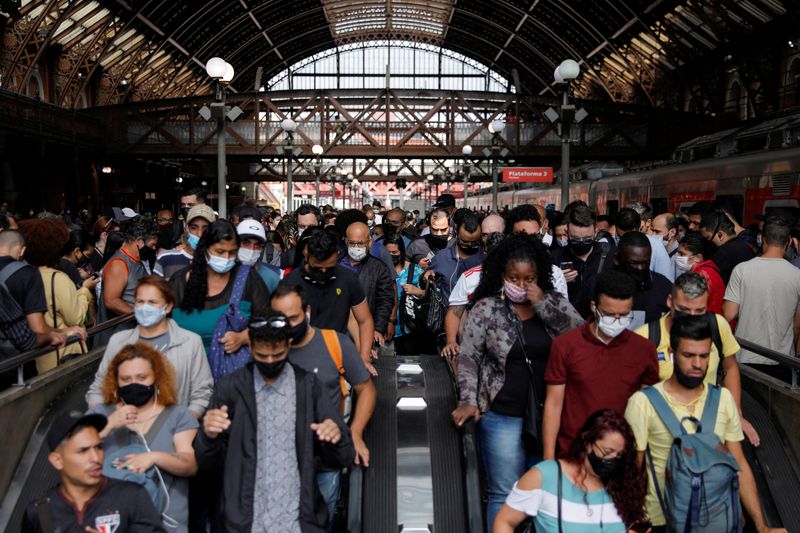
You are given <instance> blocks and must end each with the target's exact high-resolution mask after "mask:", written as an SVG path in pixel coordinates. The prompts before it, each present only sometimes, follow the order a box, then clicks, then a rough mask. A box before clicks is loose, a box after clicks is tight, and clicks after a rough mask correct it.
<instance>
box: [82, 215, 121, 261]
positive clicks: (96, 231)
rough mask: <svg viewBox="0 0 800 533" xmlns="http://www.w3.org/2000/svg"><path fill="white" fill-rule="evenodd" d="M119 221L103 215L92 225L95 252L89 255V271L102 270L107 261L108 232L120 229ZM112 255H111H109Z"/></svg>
mask: <svg viewBox="0 0 800 533" xmlns="http://www.w3.org/2000/svg"><path fill="white" fill-rule="evenodd" d="M119 227H120V226H119V222H117V221H116V220H114V219H113V218H111V217H107V216H102V217H100V218H98V219H97V222H95V223H94V226H92V238H93V239H94V252H93V253H92V255H91V256H90V257H89V272H90V273H94V272H98V273H99V272H100V270H101V269H102V268H103V264H104V263H105V251H106V239H108V234H109V233H113V232H115V231H119ZM109 257H110V256H109Z"/></svg>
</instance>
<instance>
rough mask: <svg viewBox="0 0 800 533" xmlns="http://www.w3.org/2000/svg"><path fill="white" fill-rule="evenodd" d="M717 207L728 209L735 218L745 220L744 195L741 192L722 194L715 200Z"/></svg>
mask: <svg viewBox="0 0 800 533" xmlns="http://www.w3.org/2000/svg"><path fill="white" fill-rule="evenodd" d="M714 203H715V204H716V206H717V207H719V208H720V209H724V210H725V211H728V212H729V213H730V214H731V215H733V218H735V219H736V220H738V221H739V222H743V220H742V216H743V215H744V196H743V195H741V194H720V195H719V196H717V198H716V200H715V201H714Z"/></svg>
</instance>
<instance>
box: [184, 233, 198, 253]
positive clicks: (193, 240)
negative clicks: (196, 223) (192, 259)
mask: <svg viewBox="0 0 800 533" xmlns="http://www.w3.org/2000/svg"><path fill="white" fill-rule="evenodd" d="M186 243H187V244H188V245H189V246H190V247H191V248H192V250H197V245H198V244H200V237H198V236H197V235H195V234H193V233H189V234H188V235H186Z"/></svg>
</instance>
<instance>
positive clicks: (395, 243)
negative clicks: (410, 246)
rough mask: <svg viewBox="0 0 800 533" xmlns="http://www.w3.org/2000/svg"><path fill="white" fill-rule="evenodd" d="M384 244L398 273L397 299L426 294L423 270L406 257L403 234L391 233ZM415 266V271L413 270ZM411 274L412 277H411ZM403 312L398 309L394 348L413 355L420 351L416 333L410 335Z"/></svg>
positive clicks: (397, 351) (400, 300)
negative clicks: (405, 295) (421, 287)
mask: <svg viewBox="0 0 800 533" xmlns="http://www.w3.org/2000/svg"><path fill="white" fill-rule="evenodd" d="M383 245H384V246H386V250H387V251H388V252H389V255H391V256H392V264H393V265H394V271H395V272H396V273H397V279H396V282H397V301H398V302H402V301H403V295H404V294H405V293H406V292H408V294H410V295H411V296H424V295H425V291H424V290H422V289H420V288H419V278H420V276H421V275H422V273H423V270H422V269H421V268H420V267H419V266H418V265H415V264H413V263H411V262H410V261H408V260H407V259H406V245H405V242H404V241H403V236H402V235H400V234H397V233H390V234H389V236H388V237H386V238H385V239H384V240H383ZM412 268H413V272H411V270H412ZM409 274H411V278H410V279H409ZM401 318H402V313H401V311H400V309H398V310H397V318H396V320H395V329H394V349H395V352H396V353H398V354H403V355H413V354H417V353H419V351H418V349H417V347H416V344H417V343H415V342H414V340H415V335H409V331H408V329H407V326H406V324H404V323H403V322H402V320H401Z"/></svg>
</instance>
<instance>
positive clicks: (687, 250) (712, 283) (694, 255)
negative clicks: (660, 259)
mask: <svg viewBox="0 0 800 533" xmlns="http://www.w3.org/2000/svg"><path fill="white" fill-rule="evenodd" d="M711 253H712V251H711V244H710V243H709V242H708V240H706V239H704V238H703V236H702V235H701V234H700V232H699V231H690V232H689V233H687V234H686V236H685V237H684V238H683V240H682V241H681V242H680V245H679V246H678V253H677V254H676V255H675V277H676V278H677V277H678V276H680V275H681V274H683V273H684V272H697V273H698V274H700V275H702V276H703V277H704V278H705V279H706V283H707V284H708V307H707V309H708V310H709V311H712V312H714V313H717V314H719V315H721V314H722V300H723V299H724V298H725V282H724V281H722V276H721V275H720V273H719V268H718V267H717V265H716V263H714V261H712V260H711V259H706V258H707V257H710V255H711Z"/></svg>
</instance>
